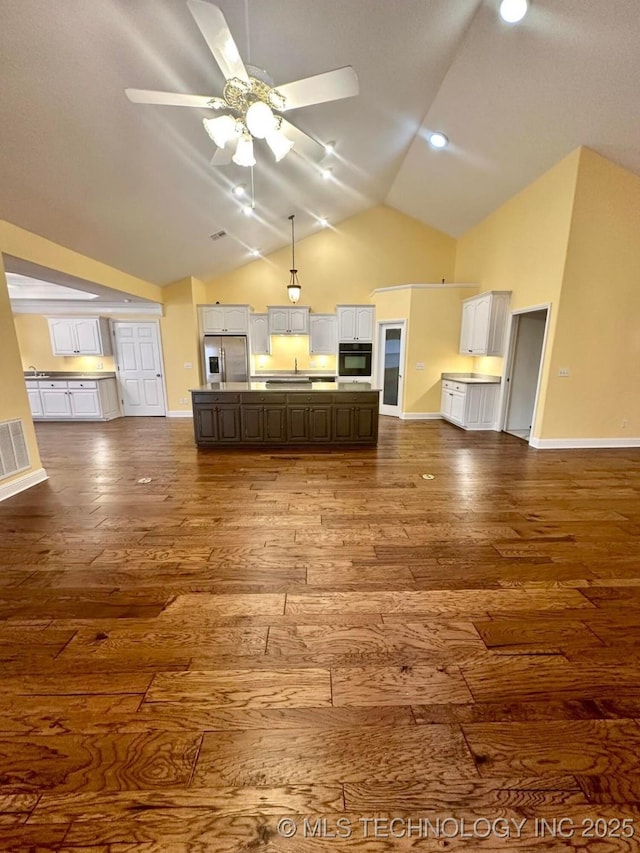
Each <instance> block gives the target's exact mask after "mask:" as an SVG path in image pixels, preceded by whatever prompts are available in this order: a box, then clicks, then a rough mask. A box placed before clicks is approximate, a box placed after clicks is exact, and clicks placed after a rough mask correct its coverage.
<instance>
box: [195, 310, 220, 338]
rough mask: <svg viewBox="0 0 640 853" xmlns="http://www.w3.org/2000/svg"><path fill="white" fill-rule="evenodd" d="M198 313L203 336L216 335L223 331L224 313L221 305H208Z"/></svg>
mask: <svg viewBox="0 0 640 853" xmlns="http://www.w3.org/2000/svg"><path fill="white" fill-rule="evenodd" d="M200 311H201V314H200V322H201V324H202V332H203V334H205V335H218V334H221V333H222V332H223V331H224V328H223V327H224V311H223V309H222V306H221V305H210V306H208V307H207V308H201V309H200Z"/></svg>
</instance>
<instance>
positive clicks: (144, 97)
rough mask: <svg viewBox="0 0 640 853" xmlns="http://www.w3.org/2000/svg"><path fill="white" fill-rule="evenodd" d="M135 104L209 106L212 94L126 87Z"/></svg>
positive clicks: (126, 91) (130, 98) (128, 95)
mask: <svg viewBox="0 0 640 853" xmlns="http://www.w3.org/2000/svg"><path fill="white" fill-rule="evenodd" d="M124 91H125V94H126V96H127V98H129V100H130V101H133V103H134V104H162V105H164V106H167V107H205V108H206V107H208V106H209V105H210V103H211V101H213V100H214V98H213V96H212V95H181V94H179V93H178V92H154V91H152V90H151V89H125V90H124Z"/></svg>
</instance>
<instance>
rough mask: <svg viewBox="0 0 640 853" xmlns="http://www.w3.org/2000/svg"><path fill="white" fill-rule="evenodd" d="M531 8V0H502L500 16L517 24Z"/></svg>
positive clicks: (508, 21) (507, 21)
mask: <svg viewBox="0 0 640 853" xmlns="http://www.w3.org/2000/svg"><path fill="white" fill-rule="evenodd" d="M528 10H529V0H502V2H501V3H500V17H501V18H502V20H503V21H506V23H507V24H517V23H518V21H521V20H522V19H523V18H524V16H525V15H526V14H527V11H528Z"/></svg>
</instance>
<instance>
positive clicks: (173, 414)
mask: <svg viewBox="0 0 640 853" xmlns="http://www.w3.org/2000/svg"><path fill="white" fill-rule="evenodd" d="M167 417H168V418H192V417H193V412H183V411H182V409H173V410H170V411H168V412H167Z"/></svg>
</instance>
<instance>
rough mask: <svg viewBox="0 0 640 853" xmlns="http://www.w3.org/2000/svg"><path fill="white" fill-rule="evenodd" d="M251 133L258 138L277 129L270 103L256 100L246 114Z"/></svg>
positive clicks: (262, 137)
mask: <svg viewBox="0 0 640 853" xmlns="http://www.w3.org/2000/svg"><path fill="white" fill-rule="evenodd" d="M245 121H246V123H247V127H248V129H249V133H250V134H251V135H252V136H254V137H255V138H256V139H264V138H265V136H266V135H267V134H268V133H271V131H273V130H275V126H276V118H275V116H274V114H273V112H272V110H271V107H270V106H269V105H268V104H265V102H264V101H254V102H253V103H252V104H251V106H250V107H249V109H248V110H247V114H246V116H245Z"/></svg>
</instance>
